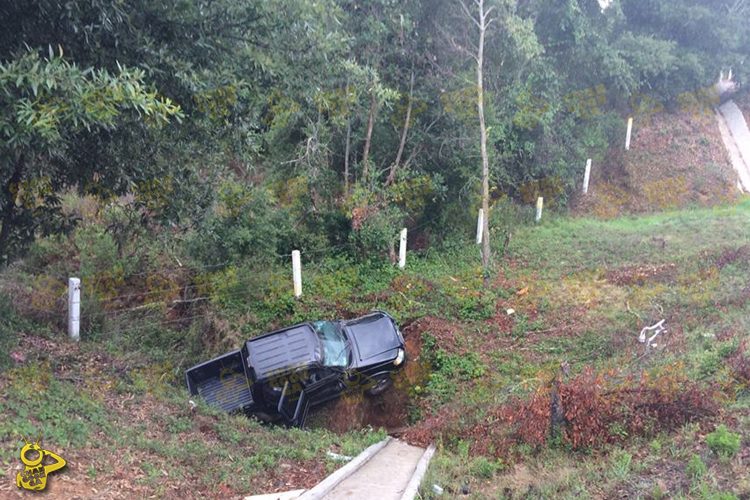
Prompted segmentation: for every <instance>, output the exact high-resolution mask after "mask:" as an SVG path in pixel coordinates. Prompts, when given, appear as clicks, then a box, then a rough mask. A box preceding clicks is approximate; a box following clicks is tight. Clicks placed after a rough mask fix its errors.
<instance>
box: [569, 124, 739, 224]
mask: <svg viewBox="0 0 750 500" xmlns="http://www.w3.org/2000/svg"><path fill="white" fill-rule="evenodd" d="M736 186H737V176H736V173H735V172H734V170H733V168H732V164H731V161H730V159H729V155H728V154H727V152H726V149H725V147H724V143H723V141H722V138H721V134H720V132H719V129H718V127H717V125H716V118H715V117H714V115H713V111H712V110H709V109H706V110H703V111H702V112H697V113H686V112H674V113H662V114H657V115H653V116H651V117H641V118H638V117H636V120H635V124H634V127H633V140H632V142H631V149H630V151H624V148H623V149H617V150H613V151H610V153H609V154H608V156H607V158H606V159H605V160H604V162H603V163H602V164H600V165H594V167H593V169H592V174H591V183H590V187H589V194H588V195H586V196H584V195H582V194H578V195H576V196H575V198H574V200H573V203H572V208H573V212H574V213H576V214H580V215H594V216H598V217H604V218H614V217H617V216H619V215H621V214H625V213H644V212H654V211H660V210H668V209H677V208H681V207H686V206H690V205H700V206H712V205H716V204H722V203H726V202H728V201H731V200H733V199H735V198H736V196H737V195H738V192H737V187H736Z"/></svg>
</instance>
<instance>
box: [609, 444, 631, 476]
mask: <svg viewBox="0 0 750 500" xmlns="http://www.w3.org/2000/svg"><path fill="white" fill-rule="evenodd" d="M632 463H633V455H631V454H630V453H628V452H626V451H619V452H617V453H616V454H615V456H614V458H613V459H612V468H611V473H612V477H614V478H615V479H617V480H618V481H623V480H625V478H627V477H628V475H629V474H630V467H631V464H632Z"/></svg>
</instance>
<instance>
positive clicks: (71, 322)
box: [68, 278, 81, 342]
mask: <svg viewBox="0 0 750 500" xmlns="http://www.w3.org/2000/svg"><path fill="white" fill-rule="evenodd" d="M80 334H81V280H80V279H78V278H68V335H69V336H70V338H71V340H73V341H75V342H78V340H79V339H80V338H81V335H80Z"/></svg>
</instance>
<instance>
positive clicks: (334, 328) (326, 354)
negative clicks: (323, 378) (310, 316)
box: [313, 321, 349, 367]
mask: <svg viewBox="0 0 750 500" xmlns="http://www.w3.org/2000/svg"><path fill="white" fill-rule="evenodd" d="M313 328H315V333H317V334H318V338H319V339H320V343H321V344H322V345H323V364H324V365H326V366H333V367H345V366H347V365H348V364H349V349H348V345H347V341H346V337H345V336H344V334H343V333H342V332H341V329H340V328H339V326H338V325H337V324H336V323H333V322H331V321H316V322H314V323H313Z"/></svg>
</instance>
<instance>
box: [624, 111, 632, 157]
mask: <svg viewBox="0 0 750 500" xmlns="http://www.w3.org/2000/svg"><path fill="white" fill-rule="evenodd" d="M632 136H633V117H632V116H631V117H630V118H628V133H627V134H626V135H625V150H626V151H630V139H631V137H632Z"/></svg>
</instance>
